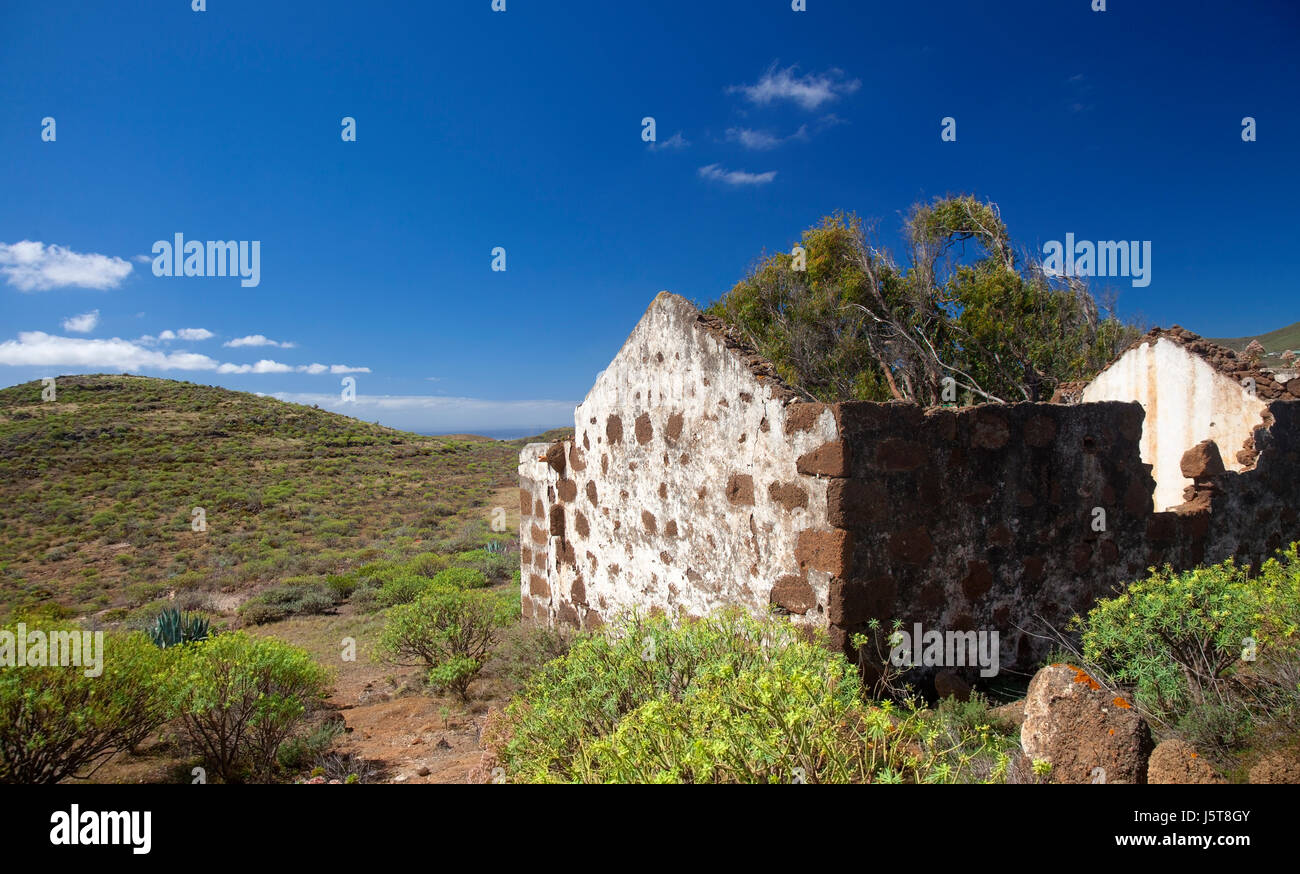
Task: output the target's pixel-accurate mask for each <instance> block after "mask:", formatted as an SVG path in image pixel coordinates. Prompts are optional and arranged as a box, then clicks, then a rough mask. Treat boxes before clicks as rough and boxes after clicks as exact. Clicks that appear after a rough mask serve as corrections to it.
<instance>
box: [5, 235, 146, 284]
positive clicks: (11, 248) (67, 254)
mask: <svg viewBox="0 0 1300 874" xmlns="http://www.w3.org/2000/svg"><path fill="white" fill-rule="evenodd" d="M131 269H132V268H131V265H130V264H129V263H127V262H126V261H123V260H122V259H121V258H114V257H111V256H109V255H96V254H93V253H92V254H83V253H81V252H74V251H72V250H71V249H66V248H64V247H63V246H59V245H57V244H54V243H51V244H50V245H48V246H46V245H45V244H44V243H41V242H33V241H31V240H23V241H22V242H19V243H13V244H7V243H0V274H3V275H4V277H5V279H6V280H7V281H8V282H9V284H10V285H12V286H13V287H14V288H16V289H18V290H19V291H49V290H50V289H51V288H97V289H101V290H102V289H108V288H117V286H119V285H121V284H122V280H123V279H126V277H127V276H128V275H129V274H130V273H131Z"/></svg>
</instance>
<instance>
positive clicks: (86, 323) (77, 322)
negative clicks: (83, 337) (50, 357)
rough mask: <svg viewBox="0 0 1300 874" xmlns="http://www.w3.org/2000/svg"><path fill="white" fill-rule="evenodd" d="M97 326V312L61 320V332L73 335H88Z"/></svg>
mask: <svg viewBox="0 0 1300 874" xmlns="http://www.w3.org/2000/svg"><path fill="white" fill-rule="evenodd" d="M98 324H99V310H91V311H90V312H88V313H82V314H81V315H79V316H69V317H68V318H66V319H64V320H63V330H65V331H71V332H72V333H74V334H89V333H90V332H91V331H93V330H95V326H96V325H98Z"/></svg>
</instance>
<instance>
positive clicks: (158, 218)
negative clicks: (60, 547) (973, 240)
mask: <svg viewBox="0 0 1300 874" xmlns="http://www.w3.org/2000/svg"><path fill="white" fill-rule="evenodd" d="M807 5H808V7H809V8H808V10H807V11H806V12H793V11H791V9H790V3H789V2H788V0H763V2H757V0H748V2H711V0H689V2H654V3H650V2H632V0H625V2H618V3H611V2H595V0H566V2H558V0H551V2H541V0H507V9H506V11H505V12H493V11H492V10H491V8H490V7H491V2H490V0H458V2H450V0H438V2H428V3H414V2H403V3H396V2H391V3H386V2H367V3H343V2H313V3H307V2H301V3H288V2H286V3H266V2H261V0H259V2H253V0H209V2H208V3H207V7H208V9H207V11H205V12H194V11H192V10H191V8H190V2H189V0H150V2H132V0H125V2H121V0H119V2H91V0H76V2H61V0H41V2H23V0H6V2H4V3H3V4H0V81H3V82H4V83H5V87H4V89H3V97H0V167H2V168H3V177H0V178H2V182H3V187H2V190H3V196H2V197H0V201H2V202H3V208H2V209H0V300H2V301H3V309H0V312H2V313H3V319H2V320H0V384H5V385H11V384H14V383H18V382H22V381H26V380H30V379H36V378H39V377H42V376H49V375H56V374H62V373H88V372H116V371H120V370H127V371H129V372H132V373H143V374H146V375H152V376H163V377H169V378H175V379H186V380H191V381H195V382H202V383H211V384H218V385H223V386H227V387H230V388H234V389H239V390H246V391H259V392H266V393H273V394H277V395H281V396H284V397H286V398H289V399H294V400H305V401H307V402H312V401H316V402H319V403H321V405H322V406H328V407H330V408H333V409H338V410H339V411H341V412H347V413H349V414H352V415H357V416H359V417H361V418H365V419H369V420H375V419H378V420H379V421H382V422H384V423H385V424H391V425H395V426H397V427H404V428H411V429H414V430H421V431H427V432H440V431H459V430H479V431H485V430H499V429H507V428H511V429H513V428H519V429H529V428H533V427H536V428H541V427H550V426H555V425H561V424H566V423H569V424H571V422H572V417H571V409H572V405H573V404H574V403H576V402H577V401H579V400H580V399H581V398H582V397H583V395H584V394H585V392H586V390H587V388H588V387H589V386H590V385H591V382H592V380H593V378H594V377H595V375H596V374H597V373H598V372H599V371H600V370H601V368H603V367H604V366H605V364H606V363H607V362H608V361H609V359H610V358H611V357H612V356H613V355H614V354H615V352H617V350H618V348H619V346H620V345H621V344H622V342H623V340H624V338H625V337H626V336H627V333H628V332H629V331H630V330H631V328H632V326H633V325H634V324H635V323H636V321H637V319H638V318H639V317H640V315H641V313H642V312H643V311H644V309H645V307H646V305H647V304H648V303H649V302H650V300H651V299H652V298H653V297H654V295H655V294H656V293H657V292H658V291H659V290H661V289H669V290H671V291H675V292H677V293H679V294H682V295H685V296H686V297H688V298H691V299H693V300H696V301H697V302H700V303H706V302H708V301H711V300H713V299H715V298H716V297H718V296H719V295H720V294H722V293H723V292H725V291H726V290H727V289H728V288H730V287H731V285H732V284H734V283H735V281H736V280H737V279H739V278H740V277H741V276H742V275H743V274H744V272H745V271H746V269H747V268H748V267H749V266H750V265H751V264H752V263H753V262H754V260H755V259H756V258H757V257H758V256H759V255H760V254H762V253H763V252H764V251H767V252H773V251H778V250H786V251H788V250H789V248H790V247H791V246H792V245H793V244H794V243H795V242H796V241H797V240H798V237H799V234H800V232H801V230H802V229H804V228H806V227H808V226H809V225H812V224H814V223H816V221H817V220H818V218H819V217H820V216H822V215H824V214H827V213H830V212H833V211H834V210H836V209H844V210H854V211H856V212H858V213H859V214H861V215H863V216H868V217H875V218H878V219H879V220H880V231H881V236H882V239H883V241H884V242H885V243H886V244H891V245H895V246H896V244H897V242H898V237H897V233H898V227H899V224H900V219H901V215H902V214H903V213H904V212H905V211H906V210H907V208H908V207H909V206H910V205H911V204H912V203H914V202H916V201H918V200H928V199H931V198H933V197H935V196H940V195H944V194H947V193H958V192H972V193H975V194H978V195H980V196H982V197H986V198H989V199H992V200H994V201H996V202H997V203H998V204H999V206H1000V208H1001V210H1002V215H1003V218H1004V220H1005V221H1006V222H1007V224H1008V226H1009V228H1010V230H1011V233H1012V235H1013V237H1014V238H1015V239H1016V240H1017V242H1019V243H1020V244H1022V245H1024V246H1026V247H1028V248H1030V249H1031V250H1036V251H1041V247H1042V246H1043V244H1044V243H1046V242H1047V241H1051V240H1063V239H1064V238H1065V235H1066V234H1067V233H1072V234H1074V235H1075V237H1076V238H1077V239H1081V240H1110V239H1131V240H1149V241H1151V244H1152V263H1151V282H1150V284H1149V285H1148V286H1145V287H1133V286H1132V285H1131V283H1130V282H1129V281H1128V280H1127V279H1117V280H1113V281H1112V284H1113V285H1114V287H1115V288H1116V290H1117V291H1118V292H1119V308H1120V311H1121V313H1123V314H1126V315H1140V316H1142V317H1144V318H1145V319H1146V320H1148V321H1150V322H1152V323H1154V324H1164V325H1167V324H1172V323H1175V322H1177V323H1180V324H1182V325H1184V326H1185V327H1188V328H1191V329H1192V330H1195V331H1198V332H1201V333H1204V334H1208V335H1211V336H1236V335H1244V334H1252V333H1258V332H1263V331H1267V330H1272V329H1274V328H1277V327H1280V326H1282V325H1286V324H1289V323H1291V322H1294V321H1296V320H1297V319H1300V296H1298V295H1297V284H1296V281H1295V278H1294V277H1295V273H1294V270H1295V261H1296V259H1295V257H1294V251H1295V232H1296V229H1297V222H1296V219H1295V217H1294V216H1295V210H1294V204H1295V203H1296V202H1297V201H1298V200H1300V182H1298V175H1297V172H1296V168H1295V161H1296V156H1297V154H1300V152H1298V151H1297V144H1298V143H1300V117H1298V114H1297V112H1296V106H1297V99H1296V95H1297V92H1298V91H1300V75H1297V58H1298V57H1300V53H1297V51H1296V48H1297V38H1298V37H1300V7H1298V6H1297V5H1296V4H1294V3H1293V2H1289V0H1288V2H1282V0H1278V2H1268V0H1258V2H1245V3H1234V4H1228V3H1224V2H1220V0H1213V2H1211V0H1203V2H1196V0H1179V2H1173V0H1170V2H1152V0H1144V2H1141V3H1137V2H1125V0H1110V2H1108V4H1107V5H1108V7H1109V8H1108V10H1107V11H1105V12H1094V11H1092V10H1091V8H1090V7H1091V5H1092V4H1091V0H1001V2H998V3H995V4H983V3H974V2H970V0H961V2H956V0H954V2H926V3H910V4H909V3H863V2H835V0H808V2H807ZM345 116H347V117H352V118H354V119H355V120H356V141H355V142H344V141H343V140H342V138H341V136H340V132H341V129H342V128H341V119H342V118H343V117H345ZM646 116H651V117H653V118H654V119H655V122H656V136H657V141H656V143H654V144H653V146H651V145H650V144H648V143H646V142H643V140H642V124H641V121H642V119H643V118H644V117H646ZM945 116H950V117H952V118H954V119H955V120H956V132H957V140H956V142H943V141H941V138H940V132H941V119H942V118H944V117H945ZM1246 116H1251V117H1253V118H1255V119H1256V125H1257V140H1256V141H1255V142H1243V140H1242V136H1241V131H1242V119H1243V117H1246ZM47 117H50V118H53V119H54V120H55V140H54V141H53V142H47V141H44V140H43V139H42V131H43V129H44V128H43V123H42V120H43V119H45V118H47ZM176 233H182V234H184V236H185V239H187V240H199V241H209V240H242V241H250V242H251V241H258V242H259V245H260V277H259V279H260V281H259V282H258V284H257V285H256V286H255V287H244V286H243V285H241V282H240V279H239V278H237V277H198V276H190V277H165V276H164V277H159V276H155V275H154V274H153V266H152V264H151V263H150V261H148V260H144V261H137V260H135V259H136V258H137V257H141V256H150V258H151V257H152V255H151V251H152V247H153V245H154V243H155V241H159V240H171V239H172V238H173V235H174V234H176ZM498 246H500V247H503V248H504V249H505V251H506V270H505V271H504V272H494V271H493V270H492V269H491V266H492V260H493V258H492V250H493V249H494V247H498ZM77 317H80V318H77ZM165 332H170V334H168V333H165ZM209 334H210V335H211V336H208V335H209ZM259 337H260V338H264V339H266V340H270V341H274V342H275V343H277V344H292V345H291V346H281V345H274V346H273V345H254V344H257V343H259V342H261V341H260V340H258V339H257V338H259ZM247 338H252V339H251V340H249V339H247ZM240 341H243V342H242V343H241V342H240ZM232 343H233V344H236V345H227V344H232ZM258 362H270V363H265V364H262V365H258V364H257V363H258ZM313 365H315V366H313ZM259 371H260V372H259ZM317 371H319V372H317ZM346 375H350V376H352V377H353V378H354V379H355V380H356V394H357V401H356V403H355V405H342V404H340V403H339V401H340V390H341V387H340V381H341V380H342V379H343V377H344V376H346Z"/></svg>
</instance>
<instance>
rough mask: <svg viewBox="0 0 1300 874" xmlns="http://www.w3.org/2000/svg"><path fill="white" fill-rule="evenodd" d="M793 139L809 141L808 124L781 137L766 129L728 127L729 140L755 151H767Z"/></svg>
mask: <svg viewBox="0 0 1300 874" xmlns="http://www.w3.org/2000/svg"><path fill="white" fill-rule="evenodd" d="M791 140H798V141H800V142H807V141H808V125H806V124H801V125H799V129H798V130H797V131H795V132H794V133H792V134H790V135H789V136H788V137H780V136H777V135H775V134H772V133H768V132H767V131H764V130H752V129H751V128H747V127H730V128H727V141H728V142H732V143H740V145H741V146H743V147H745V148H746V149H750V150H752V151H755V152H765V151H768V150H769V149H775V148H776V147H777V146H779V145H781V144H782V143H788V142H790V141H791Z"/></svg>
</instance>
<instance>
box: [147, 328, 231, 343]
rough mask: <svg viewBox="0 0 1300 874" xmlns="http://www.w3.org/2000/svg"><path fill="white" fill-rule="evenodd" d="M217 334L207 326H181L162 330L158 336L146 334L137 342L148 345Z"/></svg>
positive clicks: (203, 338)
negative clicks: (173, 329)
mask: <svg viewBox="0 0 1300 874" xmlns="http://www.w3.org/2000/svg"><path fill="white" fill-rule="evenodd" d="M215 336H217V335H216V334H214V333H212V332H211V331H209V330H208V329H207V328H180V329H178V330H175V331H172V330H166V331H162V332H160V333H159V334H158V336H157V337H155V336H153V335H152V334H145V335H144V336H143V337H141V338H140V339H139V340H137V341H136V342H137V343H144V344H145V345H146V346H156V345H158V344H159V343H170V342H171V341H173V340H190V341H199V340H210V339H212V338H213V337H215Z"/></svg>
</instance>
